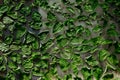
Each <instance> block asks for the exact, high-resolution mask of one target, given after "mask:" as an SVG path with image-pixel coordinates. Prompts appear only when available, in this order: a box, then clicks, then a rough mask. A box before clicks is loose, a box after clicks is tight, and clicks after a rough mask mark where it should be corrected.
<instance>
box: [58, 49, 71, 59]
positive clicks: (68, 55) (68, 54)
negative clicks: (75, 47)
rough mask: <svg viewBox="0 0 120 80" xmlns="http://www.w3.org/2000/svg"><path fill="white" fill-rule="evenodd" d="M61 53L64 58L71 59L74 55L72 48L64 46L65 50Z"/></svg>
mask: <svg viewBox="0 0 120 80" xmlns="http://www.w3.org/2000/svg"><path fill="white" fill-rule="evenodd" d="M60 55H61V57H62V58H64V59H71V57H72V51H71V48H64V51H63V52H61V53H60Z"/></svg>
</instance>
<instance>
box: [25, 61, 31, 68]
mask: <svg viewBox="0 0 120 80" xmlns="http://www.w3.org/2000/svg"><path fill="white" fill-rule="evenodd" d="M23 66H24V68H28V69H30V68H32V67H33V63H32V62H30V61H24V62H23Z"/></svg>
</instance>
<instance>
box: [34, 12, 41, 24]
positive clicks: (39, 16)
mask: <svg viewBox="0 0 120 80" xmlns="http://www.w3.org/2000/svg"><path fill="white" fill-rule="evenodd" d="M41 18H42V16H41V15H40V13H38V12H33V13H32V19H33V20H34V21H35V22H37V21H39V22H40V21H41Z"/></svg>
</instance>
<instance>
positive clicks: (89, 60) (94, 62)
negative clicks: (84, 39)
mask: <svg viewBox="0 0 120 80" xmlns="http://www.w3.org/2000/svg"><path fill="white" fill-rule="evenodd" d="M86 62H87V64H89V65H90V66H96V65H98V64H99V63H98V61H97V60H95V59H94V58H93V57H92V56H88V57H86Z"/></svg>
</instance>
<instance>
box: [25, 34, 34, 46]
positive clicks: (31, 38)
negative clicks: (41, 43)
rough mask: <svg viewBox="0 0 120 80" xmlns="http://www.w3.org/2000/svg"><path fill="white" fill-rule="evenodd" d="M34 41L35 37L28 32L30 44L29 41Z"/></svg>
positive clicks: (27, 41)
mask: <svg viewBox="0 0 120 80" xmlns="http://www.w3.org/2000/svg"><path fill="white" fill-rule="evenodd" d="M33 41H35V37H34V36H33V35H31V34H28V35H27V37H26V43H27V44H28V43H31V42H33Z"/></svg>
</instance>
